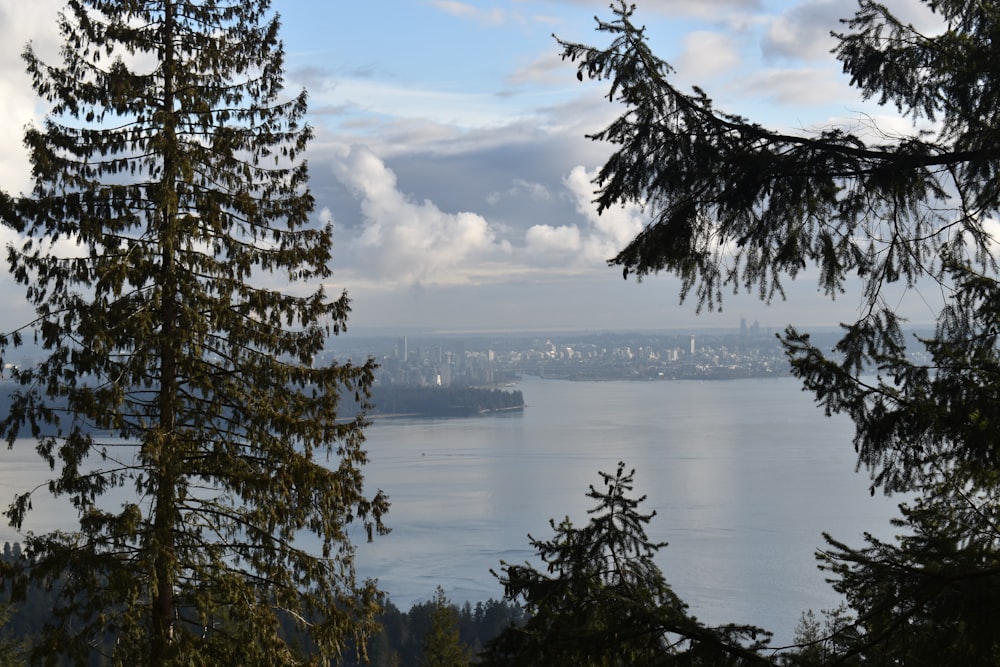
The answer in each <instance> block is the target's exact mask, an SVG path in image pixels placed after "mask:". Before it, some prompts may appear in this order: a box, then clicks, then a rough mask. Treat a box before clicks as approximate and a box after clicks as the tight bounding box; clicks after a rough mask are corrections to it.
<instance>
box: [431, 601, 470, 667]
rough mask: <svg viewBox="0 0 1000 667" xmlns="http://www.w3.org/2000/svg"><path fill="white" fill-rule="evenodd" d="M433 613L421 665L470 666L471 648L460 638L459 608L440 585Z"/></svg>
mask: <svg viewBox="0 0 1000 667" xmlns="http://www.w3.org/2000/svg"><path fill="white" fill-rule="evenodd" d="M431 602H432V604H433V606H434V611H433V614H432V615H431V628H430V631H429V632H428V633H427V635H426V636H425V637H424V645H423V652H422V653H421V656H420V667H468V665H469V650H468V648H466V647H465V646H463V645H462V643H461V642H460V640H459V631H458V610H457V609H455V608H454V607H453V606H452V605H451V604H450V603H449V602H448V598H447V597H445V594H444V589H442V588H441V587H440V586H438V589H437V592H436V593H435V595H434V599H433V600H432V601H431Z"/></svg>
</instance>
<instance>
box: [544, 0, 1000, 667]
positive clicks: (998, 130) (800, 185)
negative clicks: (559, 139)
mask: <svg viewBox="0 0 1000 667" xmlns="http://www.w3.org/2000/svg"><path fill="white" fill-rule="evenodd" d="M923 4H925V5H926V6H927V8H928V9H929V10H930V12H931V14H932V15H933V16H935V17H936V18H937V19H938V25H937V26H936V28H935V29H934V30H932V31H931V32H928V33H926V34H925V33H921V32H919V31H918V30H917V29H916V28H915V27H914V26H913V25H911V24H907V23H904V22H903V21H901V20H899V19H898V18H897V17H896V16H895V15H893V13H892V12H891V11H890V9H889V8H888V7H887V6H886V5H884V4H880V3H878V2H874V1H873V0H860V1H859V3H858V7H857V9H856V11H855V13H854V16H853V17H851V18H848V19H847V20H846V21H844V23H843V25H842V26H841V28H842V32H839V33H834V36H835V37H836V39H837V41H838V45H837V47H836V49H835V53H836V56H837V57H838V59H839V60H840V61H841V63H842V65H843V69H844V72H845V73H846V74H848V75H849V76H850V77H851V82H852V84H853V85H855V86H856V87H857V89H858V91H859V94H860V96H862V97H864V98H870V99H874V100H876V101H878V102H880V103H883V104H891V105H895V106H896V108H897V109H898V110H899V111H900V112H901V113H902V114H903V115H904V116H907V117H909V118H910V119H912V120H913V121H914V129H913V130H912V132H910V133H908V134H907V133H895V132H894V133H890V132H884V131H881V130H880V128H878V127H877V126H873V123H872V122H871V119H868V118H866V119H860V122H858V123H857V124H856V127H857V128H861V129H860V130H857V131H855V130H853V129H846V128H844V127H831V128H828V129H824V130H820V131H816V132H812V133H809V132H804V131H803V132H783V131H778V130H774V129H769V128H767V127H764V126H763V125H760V124H758V123H755V122H753V121H751V120H750V119H747V118H744V117H742V116H740V115H737V114H734V113H726V112H723V111H720V110H718V109H717V108H716V107H715V106H714V104H713V103H712V100H711V99H710V97H709V96H708V95H707V93H706V92H705V91H703V90H701V89H699V88H695V89H694V90H693V92H691V93H685V92H682V91H680V90H678V89H677V87H675V86H674V85H673V84H672V83H671V81H670V79H671V74H672V72H673V70H672V68H671V67H670V65H669V64H667V63H666V62H664V61H663V60H661V59H659V58H657V57H656V56H655V55H654V54H653V53H652V52H651V51H650V49H649V46H648V44H647V41H646V35H645V29H644V28H641V27H639V26H638V25H637V24H636V23H635V22H634V9H633V8H632V7H629V6H627V5H626V4H625V3H624V2H620V3H618V4H617V5H616V6H615V8H614V17H613V19H612V20H610V21H598V30H599V31H601V32H603V33H607V34H608V35H610V36H611V43H610V45H609V46H608V47H607V48H595V47H591V46H586V45H583V44H576V43H569V42H561V45H562V47H563V57H564V58H568V59H571V60H575V61H577V62H578V63H579V64H578V68H579V69H578V77H579V78H581V79H583V78H584V77H590V78H595V79H605V80H608V81H609V82H610V92H609V94H608V97H609V99H611V100H613V101H617V102H620V103H622V104H623V105H624V107H625V111H624V113H623V114H622V115H621V116H620V117H619V118H617V119H616V120H615V121H614V122H612V123H611V124H610V125H609V126H608V127H606V128H605V129H604V130H602V131H600V132H597V133H596V134H594V135H593V137H592V138H594V139H596V140H600V141H607V142H610V143H611V144H612V145H613V146H614V148H615V150H614V152H613V155H612V156H611V158H610V159H609V160H608V161H607V163H606V164H605V165H604V167H603V168H602V169H601V171H600V172H599V174H598V177H597V179H596V185H597V187H598V193H597V197H598V198H597V202H598V206H599V208H600V209H601V210H604V209H607V208H609V207H612V206H617V205H622V204H626V203H638V204H640V205H643V206H645V207H646V210H647V211H648V212H649V213H650V216H651V218H650V222H649V224H648V225H647V227H646V228H645V229H644V230H643V231H642V232H641V233H640V234H639V235H637V236H636V237H635V238H634V239H633V240H632V241H631V242H630V243H629V244H628V245H627V246H626V247H625V248H623V249H622V250H621V252H620V253H619V254H618V255H617V256H616V257H614V258H612V259H611V260H610V263H611V264H613V265H617V266H619V267H622V268H623V270H624V273H625V275H626V277H628V276H629V275H635V276H637V277H638V278H642V277H643V276H646V275H649V274H652V273H656V272H659V271H666V272H670V273H673V274H676V275H677V276H679V277H680V278H681V281H682V294H681V296H682V299H683V298H684V297H686V296H689V295H692V294H693V295H694V296H695V297H696V299H697V304H698V307H699V308H702V307H704V308H710V309H711V308H716V307H720V306H721V300H722V290H723V289H724V288H725V289H732V290H734V291H740V290H746V291H750V292H756V293H757V294H758V295H759V296H760V297H761V298H762V299H764V300H765V301H766V300H770V299H772V298H775V297H782V296H784V287H783V285H784V281H785V280H788V279H794V278H796V277H797V276H799V275H800V274H801V273H802V272H804V271H806V270H812V271H813V273H814V274H815V275H816V276H818V279H819V287H820V289H821V291H823V292H825V293H826V294H828V295H829V296H831V297H834V296H840V295H841V294H843V293H845V292H846V291H847V290H848V288H849V287H851V286H852V285H854V284H855V283H854V282H852V281H855V280H856V281H859V283H860V285H861V289H860V294H859V297H860V302H861V308H860V309H859V313H860V315H859V317H858V318H857V320H856V321H854V322H849V323H847V324H845V325H843V332H842V337H841V339H840V340H839V342H838V343H837V345H836V346H835V348H834V349H833V350H832V351H824V350H821V349H819V348H818V347H817V346H815V345H814V344H813V343H812V342H811V341H810V338H809V336H808V334H806V333H803V332H800V331H798V330H796V329H794V328H788V329H787V330H786V331H785V333H784V335H783V337H782V338H783V342H784V345H785V347H786V350H787V352H788V354H789V356H790V358H791V361H792V369H793V373H794V374H796V375H797V376H798V377H799V378H801V379H802V380H803V383H804V385H805V387H806V388H807V389H808V390H811V391H812V392H814V394H815V395H816V398H817V400H818V401H819V402H820V403H821V404H822V405H823V406H824V407H825V409H826V410H827V411H828V412H831V413H832V412H841V413H846V414H848V415H849V416H850V417H851V418H852V419H853V420H854V422H855V425H856V432H855V437H854V445H855V447H856V449H857V452H858V457H859V465H860V466H863V467H866V468H867V469H868V470H869V471H870V473H871V475H872V489H871V490H872V493H874V492H875V491H876V490H878V489H881V490H884V491H886V492H890V493H891V492H899V491H905V492H914V493H917V494H920V495H919V496H918V502H916V503H915V504H914V505H913V506H912V507H909V508H905V509H904V514H903V517H902V519H901V522H900V524H899V525H900V527H901V528H902V529H903V534H904V535H906V537H902V538H900V539H899V540H897V541H896V542H895V543H892V544H887V543H883V542H880V541H878V540H874V539H873V538H868V545H867V546H866V547H864V548H861V549H852V548H850V547H848V546H847V545H845V544H843V543H840V542H837V541H835V540H832V538H831V541H830V547H831V548H829V549H828V550H827V551H826V552H824V554H823V562H824V563H825V564H826V566H828V567H830V568H832V569H833V572H834V573H835V574H836V576H837V580H836V587H837V589H838V590H839V591H841V592H842V593H844V595H845V597H846V598H847V600H848V603H849V606H850V609H851V612H853V614H854V615H855V621H854V623H852V624H851V625H850V626H849V627H848V626H843V625H842V624H839V620H841V619H837V620H838V623H837V624H835V625H837V628H838V629H837V633H838V635H839V637H834V638H831V639H830V641H829V642H828V644H829V645H830V646H833V647H834V650H835V651H836V652H838V653H839V654H840V657H839V658H838V659H839V660H848V659H858V660H860V661H862V662H864V661H871V662H873V663H874V664H883V661H888V662H897V661H900V660H904V659H905V660H906V661H907V664H909V661H910V660H930V662H929V664H945V663H944V662H942V661H943V660H945V657H946V655H945V653H939V652H933V651H929V650H928V651H924V650H923V649H922V648H920V647H922V646H924V645H925V642H924V641H922V639H921V640H920V641H916V642H914V641H913V639H914V637H917V636H919V637H921V638H929V637H938V634H937V632H936V631H933V630H932V628H933V627H934V626H935V624H936V623H940V626H941V627H942V628H947V631H946V634H947V637H950V639H947V641H945V638H944V637H942V638H941V640H942V643H941V645H942V646H952V647H954V648H956V652H953V653H952V654H951V655H952V658H949V659H950V660H953V661H954V663H955V664H987V663H988V664H995V662H990V661H991V660H993V661H995V657H993V658H991V657H989V656H990V655H991V654H992V655H993V656H995V655H996V653H995V650H994V648H993V646H992V643H991V642H992V640H991V639H989V637H991V636H992V634H993V633H992V632H991V631H990V630H988V629H984V627H983V625H982V623H984V621H985V622H992V618H993V613H992V611H991V610H992V608H993V607H992V606H991V605H992V604H993V603H992V598H993V590H994V589H995V588H996V576H997V574H996V566H995V562H996V561H995V554H996V553H997V546H998V545H1000V540H998V538H1000V535H998V533H997V531H996V529H995V527H994V526H995V524H994V523H991V522H992V517H993V516H994V515H995V507H996V500H997V489H998V488H1000V487H998V474H1000V438H998V433H1000V431H998V429H997V428H996V415H998V414H1000V392H998V387H1000V383H998V382H997V377H998V376H1000V350H998V339H997V336H998V333H997V332H998V329H1000V327H998V322H1000V281H998V278H1000V274H998V272H1000V265H998V263H997V261H996V256H995V250H996V239H995V238H994V236H993V235H992V234H991V232H990V223H991V221H995V220H996V219H997V218H998V216H1000V124H998V122H997V119H998V116H997V113H996V109H997V108H998V105H1000V67H998V66H997V60H996V57H995V54H996V43H995V37H996V35H997V34H998V32H1000V12H998V11H997V7H996V5H995V4H994V3H992V2H985V1H980V0H973V1H969V0H924V2H923ZM835 27H836V26H831V28H835ZM918 122H921V123H924V124H925V125H926V126H927V128H928V129H926V130H924V129H918V128H917V123H918ZM926 286H929V287H930V288H931V289H932V290H933V291H934V293H935V300H934V302H936V303H939V304H940V307H937V308H936V310H935V304H934V302H932V301H931V300H925V301H924V302H925V303H926V304H927V307H928V309H931V311H932V312H934V313H935V316H936V327H935V331H934V333H933V334H930V335H927V336H925V337H922V338H917V337H912V338H911V337H908V336H907V335H906V332H905V327H906V323H905V320H904V319H903V318H902V316H901V314H900V313H899V312H898V311H897V304H898V303H899V296H898V294H899V292H904V291H910V290H920V289H922V288H924V287H926ZM888 289H893V290H896V292H895V296H894V298H893V299H889V298H887V296H886V294H887V290H888ZM914 348H915V350H914ZM914 351H916V352H917V353H919V354H914ZM987 519H988V520H987ZM911 533H912V535H910V534H911ZM925 630H926V633H925V634H921V633H924V631H925ZM914 632H916V635H914V634H913V633H914ZM970 633H971V634H970ZM978 633H981V634H978ZM957 638H966V639H957ZM928 641H931V640H929V639H928ZM934 641H936V640H934ZM954 641H959V642H960V643H961V647H958V646H956V645H955V644H954ZM984 642H985V643H984ZM946 652H947V651H946ZM846 654H850V656H848V655H846ZM904 656H905V658H904ZM929 656H933V658H929ZM967 661H971V662H967ZM845 664H846V663H845Z"/></svg>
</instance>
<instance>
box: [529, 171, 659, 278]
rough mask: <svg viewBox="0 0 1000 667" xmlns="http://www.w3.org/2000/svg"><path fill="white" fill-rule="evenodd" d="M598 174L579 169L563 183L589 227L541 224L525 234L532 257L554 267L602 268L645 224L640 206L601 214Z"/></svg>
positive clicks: (617, 208) (629, 206)
mask: <svg viewBox="0 0 1000 667" xmlns="http://www.w3.org/2000/svg"><path fill="white" fill-rule="evenodd" d="M594 175H595V174H594V173H592V172H588V171H587V170H586V169H585V168H584V167H582V166H577V167H574V168H573V170H572V171H571V172H570V173H569V175H568V176H567V177H566V178H565V180H564V181H563V184H564V185H565V187H566V189H567V190H568V192H569V195H570V196H571V197H572V199H573V201H574V203H575V206H576V211H577V213H578V214H579V215H580V216H581V217H582V218H583V220H584V222H585V224H584V225H583V227H582V229H581V226H580V225H578V224H573V225H558V226H556V225H548V224H537V225H533V226H532V227H530V228H529V229H528V230H527V232H525V235H524V240H525V248H526V250H527V252H528V254H529V255H531V256H545V257H546V261H550V262H551V263H552V264H553V265H554V266H559V265H562V266H564V267H567V268H577V269H598V268H599V269H601V270H605V263H606V262H607V260H608V259H609V258H611V257H613V256H614V255H615V254H616V253H617V252H618V251H619V250H620V249H621V248H622V247H623V246H624V245H625V244H626V243H628V242H629V241H631V240H632V238H633V237H634V236H635V235H636V234H638V233H639V232H640V231H641V230H642V228H643V225H644V216H643V213H642V210H641V209H640V208H639V207H638V206H634V205H628V206H624V207H615V208H611V209H607V210H605V211H604V212H603V213H601V214H600V215H598V213H597V207H596V205H595V204H594V202H593V201H592V200H593V199H594V193H593V190H594V185H593V182H592V181H593V178H594Z"/></svg>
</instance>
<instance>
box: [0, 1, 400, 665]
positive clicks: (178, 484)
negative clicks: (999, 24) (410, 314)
mask: <svg viewBox="0 0 1000 667" xmlns="http://www.w3.org/2000/svg"><path fill="white" fill-rule="evenodd" d="M58 26H59V29H60V31H61V35H62V39H63V42H64V48H63V50H62V52H61V58H62V60H61V62H60V63H57V64H51V63H46V62H42V61H41V60H40V59H39V57H38V56H37V55H36V53H35V52H34V51H33V50H32V48H31V47H30V45H29V46H28V47H27V49H26V50H25V52H24V59H25V61H26V62H27V69H28V72H29V74H30V76H31V78H32V81H33V86H34V88H35V90H36V91H37V93H38V94H39V96H40V97H41V98H42V99H43V100H45V101H46V102H48V103H49V105H50V111H49V114H48V116H47V117H46V119H45V121H44V124H43V125H42V126H41V127H31V128H29V129H28V130H27V132H26V135H25V144H26V145H27V147H28V149H29V152H30V159H31V165H32V175H33V182H34V186H33V189H32V191H31V192H30V193H27V194H20V195H11V194H4V195H3V197H2V200H0V216H2V220H3V222H4V223H5V224H6V225H8V226H10V227H12V228H14V229H16V230H17V231H18V232H20V233H21V234H22V239H23V240H22V241H21V242H19V243H18V244H17V245H16V246H15V247H11V248H10V249H9V253H8V257H9V265H10V270H11V272H12V274H13V276H14V277H15V278H16V280H17V281H19V282H20V283H21V284H23V285H25V286H26V289H27V299H28V301H29V302H30V303H31V304H32V305H33V306H34V308H35V310H36V313H37V317H36V318H35V319H34V321H32V322H31V323H30V324H27V325H26V326H25V327H23V328H22V329H20V330H18V331H16V332H13V333H12V334H10V335H8V336H6V337H4V338H3V340H2V341H0V343H2V344H3V347H4V349H5V350H6V351H7V354H8V355H9V354H10V347H11V346H16V345H18V344H20V343H21V342H22V340H23V337H24V336H28V337H29V338H30V337H33V338H34V340H35V341H36V342H37V343H38V344H39V345H40V346H41V348H42V349H43V350H44V359H43V360H42V361H41V363H39V364H38V365H37V366H34V367H31V368H22V369H19V370H17V371H16V373H15V375H14V379H15V380H16V381H17V382H18V383H19V385H20V389H19V391H18V392H17V394H16V396H15V397H14V400H13V406H12V408H11V411H10V414H9V416H7V417H6V418H5V419H4V420H3V422H2V428H3V432H4V434H5V436H6V438H7V440H8V443H9V444H13V442H14V440H15V439H16V438H18V437H20V436H23V435H31V436H32V437H34V438H36V439H37V441H38V452H39V453H40V454H41V456H42V459H43V460H44V461H45V462H47V463H48V465H49V466H51V467H52V468H53V469H54V470H55V476H54V478H53V479H52V481H51V482H50V484H49V485H48V487H47V488H48V490H50V491H51V492H52V493H53V494H55V495H56V496H61V497H64V498H66V499H68V500H69V501H70V502H71V503H72V505H73V507H75V509H76V511H77V513H78V516H79V525H78V527H77V528H76V529H75V530H67V531H60V532H56V533H53V534H48V535H35V536H31V537H29V538H27V539H26V540H25V553H26V555H27V557H28V559H29V562H30V566H29V572H30V575H31V576H33V577H35V578H36V579H38V580H40V581H49V582H51V581H55V580H61V582H62V588H61V595H60V604H59V605H58V606H57V608H56V609H55V610H53V612H52V617H51V623H50V624H49V625H48V627H47V628H46V630H45V634H44V636H43V642H42V643H41V644H40V645H39V646H38V647H36V653H35V655H36V656H37V655H48V654H55V653H61V654H64V655H65V656H67V657H68V659H69V660H70V661H72V662H74V663H86V662H87V660H88V659H89V657H90V653H91V650H92V647H94V646H99V645H102V646H104V647H106V648H107V649H108V650H109V651H110V652H111V653H112V654H113V655H111V656H110V660H111V661H112V662H113V663H114V664H130V665H140V664H141V665H166V664H243V665H250V664H267V665H276V664H293V663H297V662H298V661H299V659H300V657H301V656H300V655H297V651H296V650H294V648H293V647H294V646H297V645H300V644H302V642H301V641H298V640H296V641H292V639H291V638H289V637H288V636H287V633H282V632H281V631H280V630H279V628H280V627H281V626H282V625H283V624H286V623H288V622H289V621H293V622H294V626H295V627H296V628H297V631H298V632H304V633H306V634H307V636H308V638H309V640H308V641H309V645H310V646H313V647H315V649H316V650H318V651H319V652H320V653H321V654H322V655H324V656H331V655H335V654H337V653H338V652H339V651H340V650H341V648H342V647H343V646H344V644H345V642H346V641H347V640H349V639H352V638H355V639H357V640H358V645H361V646H363V645H364V641H363V640H364V638H365V636H366V635H367V634H368V633H369V632H370V631H371V630H372V628H373V625H374V622H373V618H374V616H375V613H376V612H377V610H378V603H379V600H380V598H381V595H380V593H379V591H378V590H377V588H376V586H375V584H374V582H371V581H365V582H359V581H357V580H356V577H355V571H354V552H353V549H352V546H351V541H350V539H349V535H348V527H349V525H350V524H352V522H358V523H360V524H362V525H363V529H364V530H366V531H367V536H368V538H369V539H371V537H372V534H373V532H376V531H378V532H381V531H383V530H384V528H383V524H382V516H383V514H384V512H385V511H386V510H387V507H388V503H387V501H386V499H385V498H384V497H383V496H382V494H381V493H380V492H379V493H376V494H374V496H366V495H365V493H364V489H363V477H362V472H361V468H362V466H363V464H364V463H365V462H366V454H365V451H364V449H363V447H362V444H363V430H362V429H363V426H364V421H363V418H362V417H358V418H356V419H354V420H351V421H347V422H339V421H338V420H337V419H336V418H337V414H338V402H339V400H340V396H342V395H344V396H353V397H354V398H355V400H358V401H361V402H363V401H365V397H366V396H367V395H368V393H369V386H370V383H371V382H372V370H373V366H372V364H371V362H369V363H367V364H363V365H352V364H345V365H336V364H325V363H317V360H318V355H319V353H320V352H321V351H322V349H323V346H324V343H325V339H326V338H327V337H328V336H329V335H330V334H331V333H333V334H336V333H339V332H340V331H341V330H343V328H344V326H345V323H346V318H347V315H348V312H349V300H348V298H347V296H346V294H342V295H340V296H339V298H334V299H331V298H329V297H328V296H327V295H326V294H325V293H324V291H323V289H322V288H321V287H318V285H320V284H321V283H322V282H323V281H324V280H325V279H327V278H328V276H329V275H330V269H329V266H328V263H329V260H330V256H331V229H330V227H329V226H326V227H323V226H317V225H315V224H314V223H313V222H312V221H311V220H310V214H311V212H312V210H313V198H312V196H311V195H310V193H309V190H308V181H307V166H306V163H305V161H304V160H303V157H302V156H303V152H304V150H305V149H306V146H307V143H308V141H309V139H310V137H311V134H312V133H311V131H310V128H309V127H308V126H307V125H305V124H304V123H303V115H304V113H305V111H306V94H305V92H304V91H303V92H302V93H300V94H298V95H296V96H293V97H290V98H283V97H282V68H283V48H282V44H281V42H280V40H279V37H278V27H279V24H278V18H277V16H276V15H273V14H272V13H271V12H270V10H269V2H268V1H267V0H72V1H71V2H69V3H68V5H67V7H66V9H65V11H64V12H63V13H62V14H60V17H59V20H58ZM112 490H114V491H115V494H116V495H115V501H114V502H112V501H110V500H107V499H106V494H107V493H108V492H109V491H112ZM36 492H37V491H36ZM31 496H32V492H27V493H24V494H23V495H20V496H18V497H17V498H16V500H15V501H14V503H13V504H12V506H11V508H10V510H9V511H8V516H9V517H10V519H11V522H12V524H13V525H14V526H16V527H18V528H21V527H22V525H24V524H26V523H28V519H29V516H28V511H29V509H30V507H31ZM119 497H125V498H126V500H125V501H124V502H123V503H121V504H120V506H119V502H118V500H117V499H118V498H119ZM102 500H103V502H102ZM102 638H105V639H108V641H103V639H102ZM102 642H103V643H102ZM47 659H48V658H47Z"/></svg>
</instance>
